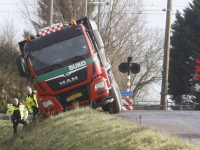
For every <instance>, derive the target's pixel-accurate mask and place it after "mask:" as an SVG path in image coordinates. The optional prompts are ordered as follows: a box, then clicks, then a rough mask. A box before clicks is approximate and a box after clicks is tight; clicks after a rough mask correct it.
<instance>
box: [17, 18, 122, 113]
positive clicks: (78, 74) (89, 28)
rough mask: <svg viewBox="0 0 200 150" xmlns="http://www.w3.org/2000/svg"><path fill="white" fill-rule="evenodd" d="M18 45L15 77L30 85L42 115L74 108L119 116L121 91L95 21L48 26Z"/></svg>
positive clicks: (78, 21)
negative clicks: (84, 107) (96, 109)
mask: <svg viewBox="0 0 200 150" xmlns="http://www.w3.org/2000/svg"><path fill="white" fill-rule="evenodd" d="M18 44H19V48H20V51H21V54H20V56H18V57H17V59H16V63H17V68H18V71H19V74H20V75H21V76H22V77H26V78H29V80H31V81H33V82H34V86H35V88H36V90H37V94H36V95H37V101H38V104H39V106H40V109H41V112H42V113H43V114H44V115H45V116H47V115H50V114H55V113H59V112H61V111H66V110H69V109H71V108H73V107H75V106H76V105H90V106H91V107H92V108H97V107H102V109H103V110H104V111H109V112H110V113H112V114H115V113H119V112H120V110H121V105H122V99H121V95H120V91H119V89H118V85H117V83H116V82H115V79H114V76H113V73H112V70H111V64H110V62H109V59H108V57H107V56H106V53H105V50H104V44H103V41H102V38H101V36H100V34H99V32H98V29H97V26H96V24H95V22H94V21H91V20H89V19H88V18H87V17H84V18H82V19H78V20H76V21H75V20H73V21H72V22H71V23H69V24H68V25H64V26H62V25H53V26H51V27H47V28H44V29H43V30H42V31H41V32H40V35H38V36H36V37H35V38H33V37H26V40H24V41H21V42H19V43H18Z"/></svg>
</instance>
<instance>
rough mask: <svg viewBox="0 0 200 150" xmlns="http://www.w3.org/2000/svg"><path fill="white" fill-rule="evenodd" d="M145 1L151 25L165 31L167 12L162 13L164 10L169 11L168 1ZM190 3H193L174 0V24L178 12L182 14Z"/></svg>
mask: <svg viewBox="0 0 200 150" xmlns="http://www.w3.org/2000/svg"><path fill="white" fill-rule="evenodd" d="M143 1H144V3H145V7H146V10H147V11H146V13H147V14H148V21H149V25H151V26H158V27H161V28H163V29H165V24H166V11H162V9H163V8H165V9H167V0H143ZM189 3H192V0H172V20H171V22H172V23H173V21H174V20H175V13H176V10H179V11H180V12H181V13H182V12H183V9H184V8H185V7H186V6H188V4H189ZM148 10H149V11H148Z"/></svg>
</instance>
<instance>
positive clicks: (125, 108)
mask: <svg viewBox="0 0 200 150" xmlns="http://www.w3.org/2000/svg"><path fill="white" fill-rule="evenodd" d="M122 110H123V111H125V110H133V106H122Z"/></svg>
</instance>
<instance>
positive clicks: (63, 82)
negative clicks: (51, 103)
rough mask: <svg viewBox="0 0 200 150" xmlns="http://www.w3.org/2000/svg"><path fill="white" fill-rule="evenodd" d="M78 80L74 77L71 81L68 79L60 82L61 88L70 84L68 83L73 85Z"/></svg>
mask: <svg viewBox="0 0 200 150" xmlns="http://www.w3.org/2000/svg"><path fill="white" fill-rule="evenodd" d="M76 80H78V77H77V76H75V77H72V78H71V79H67V80H64V81H62V82H59V84H60V86H62V85H64V84H68V83H71V82H74V81H76Z"/></svg>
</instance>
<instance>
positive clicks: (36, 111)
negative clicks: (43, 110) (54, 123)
mask: <svg viewBox="0 0 200 150" xmlns="http://www.w3.org/2000/svg"><path fill="white" fill-rule="evenodd" d="M39 110H40V109H39V108H36V107H34V108H33V120H34V119H36V118H37V116H38V112H39Z"/></svg>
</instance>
